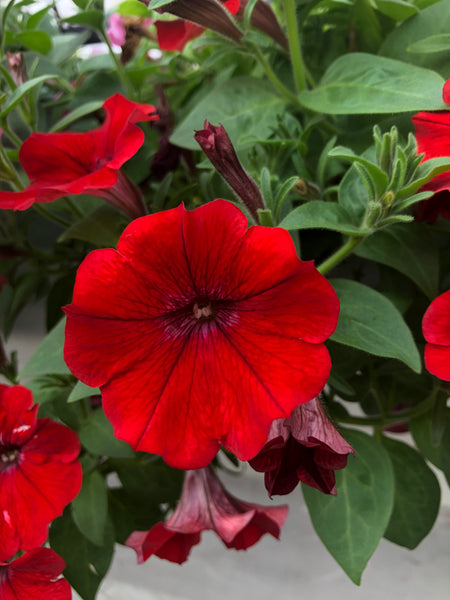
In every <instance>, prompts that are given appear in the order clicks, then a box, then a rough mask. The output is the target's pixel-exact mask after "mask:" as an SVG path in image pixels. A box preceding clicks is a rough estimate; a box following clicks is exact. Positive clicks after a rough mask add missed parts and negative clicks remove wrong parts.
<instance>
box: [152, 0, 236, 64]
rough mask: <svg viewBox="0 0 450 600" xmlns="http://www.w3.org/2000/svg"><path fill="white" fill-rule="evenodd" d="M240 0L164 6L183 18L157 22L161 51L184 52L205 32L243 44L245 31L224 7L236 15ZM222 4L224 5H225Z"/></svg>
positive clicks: (180, 2)
mask: <svg viewBox="0 0 450 600" xmlns="http://www.w3.org/2000/svg"><path fill="white" fill-rule="evenodd" d="M239 3H240V0H226V1H225V2H217V1H216V0H195V2H192V1H191V0H189V1H187V0H175V1H174V2H171V3H170V5H169V4H167V5H165V6H164V7H163V11H164V12H168V13H171V14H173V15H176V16H178V17H181V18H180V19H175V20H173V21H155V26H156V33H157V37H158V45H159V47H160V49H161V50H168V51H174V50H177V51H178V52H182V51H183V49H184V47H185V45H186V44H187V43H188V42H189V41H191V40H193V39H195V38H196V37H198V36H200V35H201V34H202V33H203V32H204V31H205V29H213V30H214V31H217V32H219V33H222V34H223V35H225V36H227V37H230V38H231V39H233V40H235V41H239V40H240V39H241V37H242V33H241V31H240V30H239V29H238V28H237V27H236V26H235V25H234V24H233V22H232V20H230V18H229V17H228V16H227V14H226V12H225V11H224V10H223V8H226V10H227V11H228V12H229V13H230V14H232V15H235V14H236V13H237V12H238V10H239ZM221 5H222V6H221Z"/></svg>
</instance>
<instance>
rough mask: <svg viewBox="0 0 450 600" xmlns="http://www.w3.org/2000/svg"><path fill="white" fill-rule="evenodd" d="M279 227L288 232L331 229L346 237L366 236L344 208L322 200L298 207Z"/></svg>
mask: <svg viewBox="0 0 450 600" xmlns="http://www.w3.org/2000/svg"><path fill="white" fill-rule="evenodd" d="M279 227H283V229H287V230H288V231H294V230H296V229H331V230H332V231H340V232H341V233H344V234H346V235H364V231H362V230H361V229H360V227H358V225H355V224H353V223H352V219H351V217H350V215H349V214H348V213H347V211H346V210H345V208H344V207H343V206H340V205H339V204H335V203H334V202H323V201H321V200H314V201H312V202H308V203H307V204H302V205H301V206H298V207H297V208H295V209H294V210H293V211H292V212H290V213H289V214H288V215H287V216H286V217H285V218H284V219H283V220H282V221H281V223H280V225H279Z"/></svg>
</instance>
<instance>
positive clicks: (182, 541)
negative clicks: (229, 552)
mask: <svg viewBox="0 0 450 600" xmlns="http://www.w3.org/2000/svg"><path fill="white" fill-rule="evenodd" d="M287 514H288V507H287V506H260V505H259V504H251V503H249V502H244V501H243V500H239V499H238V498H236V497H235V496H232V495H231V494H230V493H229V492H227V490H226V489H225V488H224V487H223V485H222V483H221V482H220V481H219V479H218V478H217V476H216V475H215V473H214V471H213V470H212V469H211V467H207V468H205V469H198V470H195V471H187V472H186V477H185V480H184V485H183V491H182V494H181V499H180V502H179V503H178V506H177V508H176V509H175V512H174V513H173V515H172V516H171V517H170V519H169V520H168V521H166V523H157V524H156V525H155V526H154V527H152V529H150V531H135V532H133V533H132V534H131V535H130V537H129V538H128V540H127V541H126V542H125V545H126V546H129V547H130V548H133V549H134V550H135V551H136V554H137V556H138V562H139V563H142V562H144V561H146V560H147V559H148V558H149V557H150V556H152V555H156V556H159V557H160V558H165V559H166V560H170V561H172V562H176V563H179V564H181V563H183V562H185V561H186V560H187V559H188V556H189V553H190V551H191V548H192V546H195V545H196V544H198V543H199V542H200V535H201V532H202V531H206V530H211V531H214V532H215V533H216V534H217V535H218V536H219V537H220V539H221V540H222V541H223V543H224V544H225V546H226V547H227V548H234V549H235V550H246V549H247V548H249V547H250V546H253V545H254V544H256V542H257V541H258V540H259V539H260V538H261V537H262V536H263V535H264V534H265V533H270V535H272V536H273V537H275V538H277V539H278V538H279V537H280V530H281V527H282V526H283V523H284V521H285V520H286V517H287Z"/></svg>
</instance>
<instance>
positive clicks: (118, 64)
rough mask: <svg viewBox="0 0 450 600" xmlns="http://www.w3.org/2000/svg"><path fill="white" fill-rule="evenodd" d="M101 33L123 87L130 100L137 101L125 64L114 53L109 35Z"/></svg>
mask: <svg viewBox="0 0 450 600" xmlns="http://www.w3.org/2000/svg"><path fill="white" fill-rule="evenodd" d="M100 33H101V35H102V37H103V39H104V41H105V43H106V45H107V46H108V50H109V53H110V55H111V58H112V59H113V61H114V62H115V64H116V69H117V75H118V76H119V79H120V81H121V82H122V85H123V87H124V88H125V90H126V92H127V94H128V96H129V98H131V99H133V100H134V99H135V90H134V88H133V86H132V85H131V82H130V80H129V79H128V75H127V74H126V71H125V69H124V66H123V64H122V63H121V62H120V60H119V59H118V58H117V55H116V53H115V52H114V50H113V47H112V46H111V42H110V41H109V38H108V36H107V34H106V33H105V32H104V31H103V30H102V31H100Z"/></svg>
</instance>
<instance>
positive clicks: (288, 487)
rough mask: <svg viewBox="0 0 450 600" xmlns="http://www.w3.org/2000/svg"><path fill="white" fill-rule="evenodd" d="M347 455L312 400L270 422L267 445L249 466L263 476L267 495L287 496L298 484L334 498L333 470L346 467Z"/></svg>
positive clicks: (346, 445) (343, 443)
mask: <svg viewBox="0 0 450 600" xmlns="http://www.w3.org/2000/svg"><path fill="white" fill-rule="evenodd" d="M351 452H353V448H352V447H351V446H350V444H349V443H348V442H346V441H345V440H344V438H343V437H342V436H341V434H340V433H339V432H338V431H337V429H336V428H335V427H334V425H333V423H332V422H331V421H330V419H329V418H328V417H327V415H326V413H325V410H324V409H323V407H322V405H321V403H320V400H319V399H318V398H315V399H314V400H311V402H308V403H307V404H302V405H301V406H299V407H297V408H296V409H295V410H294V411H292V415H291V416H290V417H289V419H277V420H276V421H274V422H273V423H272V427H271V428H270V432H269V437H268V440H267V443H266V444H265V446H264V448H263V449H262V450H261V452H260V453H259V454H258V455H257V456H255V458H254V459H252V460H251V461H250V465H251V466H252V467H253V468H254V469H255V471H261V472H263V473H265V476H264V483H265V486H266V489H267V491H268V492H269V495H270V496H272V495H273V494H289V493H290V492H292V490H293V489H294V488H295V487H296V485H297V484H298V482H299V481H302V482H303V483H306V484H307V485H310V486H311V487H314V488H316V489H318V490H320V491H321V492H324V493H325V494H333V495H336V493H337V492H336V479H335V476H334V471H335V470H338V469H343V468H344V467H345V466H346V464H347V456H348V455H349V454H350V453H351Z"/></svg>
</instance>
